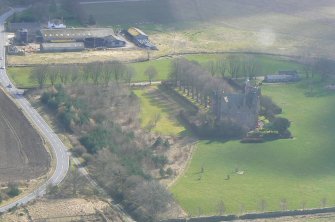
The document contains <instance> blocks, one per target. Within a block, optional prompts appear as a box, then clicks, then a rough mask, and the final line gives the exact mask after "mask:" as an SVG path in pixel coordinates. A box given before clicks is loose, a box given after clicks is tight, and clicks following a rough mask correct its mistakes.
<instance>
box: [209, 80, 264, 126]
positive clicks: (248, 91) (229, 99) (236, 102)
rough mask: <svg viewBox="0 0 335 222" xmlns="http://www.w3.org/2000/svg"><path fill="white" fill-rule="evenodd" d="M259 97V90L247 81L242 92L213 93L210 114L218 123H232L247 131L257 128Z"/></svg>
mask: <svg viewBox="0 0 335 222" xmlns="http://www.w3.org/2000/svg"><path fill="white" fill-rule="evenodd" d="M260 96H261V90H260V88H259V87H258V86H252V85H251V83H250V82H249V81H247V82H246V84H245V87H244V91H243V92H235V93H225V92H224V91H222V92H215V93H213V97H212V104H211V105H212V107H211V108H212V112H213V113H214V115H215V117H216V120H217V121H218V122H224V121H232V122H234V124H236V125H237V126H240V127H242V128H243V129H245V130H246V131H249V130H252V129H254V128H255V127H256V126H257V122H258V115H259V111H260Z"/></svg>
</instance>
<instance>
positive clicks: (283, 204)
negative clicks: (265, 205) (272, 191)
mask: <svg viewBox="0 0 335 222" xmlns="http://www.w3.org/2000/svg"><path fill="white" fill-rule="evenodd" d="M280 209H281V210H282V211H285V210H287V200H286V199H285V198H284V199H281V200H280Z"/></svg>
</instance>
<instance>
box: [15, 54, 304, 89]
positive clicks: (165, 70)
mask: <svg viewBox="0 0 335 222" xmlns="http://www.w3.org/2000/svg"><path fill="white" fill-rule="evenodd" d="M227 55H229V54H224V56H227ZM218 56H219V55H214V54H204V55H200V54H199V55H186V56H185V57H186V58H187V59H189V60H194V61H197V62H199V63H201V64H205V63H206V62H208V61H210V60H214V59H215V58H217V57H218ZM240 56H241V57H242V56H243V55H242V54H240ZM253 57H254V58H255V61H256V62H257V63H259V64H260V65H261V66H262V69H261V70H260V73H258V74H259V75H265V74H269V73H273V72H276V71H278V70H292V69H294V70H298V71H300V70H301V69H302V67H301V65H300V64H298V63H296V62H293V61H290V60H287V59H284V58H281V57H275V56H265V55H254V56H253ZM170 64H171V59H169V58H166V59H158V60H152V61H149V62H138V63H131V64H129V65H130V66H132V67H133V68H134V69H135V71H136V75H135V76H134V78H133V79H132V81H133V82H143V81H148V77H147V75H145V70H146V69H147V68H148V67H149V66H153V67H155V68H156V69H157V71H158V75H157V76H156V77H155V78H154V80H157V81H158V80H166V79H167V78H168V75H169V73H170ZM31 71H32V68H31V67H9V68H8V74H9V76H10V78H11V79H12V80H13V81H14V83H15V84H16V85H17V86H18V87H21V88H31V87H35V86H37V84H36V83H34V82H33V81H32V80H31V79H30V78H29V76H30V74H31Z"/></svg>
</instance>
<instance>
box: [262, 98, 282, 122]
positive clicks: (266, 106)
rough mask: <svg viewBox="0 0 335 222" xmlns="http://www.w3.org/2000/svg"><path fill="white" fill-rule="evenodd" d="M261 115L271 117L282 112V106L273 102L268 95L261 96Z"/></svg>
mask: <svg viewBox="0 0 335 222" xmlns="http://www.w3.org/2000/svg"><path fill="white" fill-rule="evenodd" d="M261 107H262V108H261V113H260V114H261V115H264V116H265V117H267V118H269V119H271V118H273V117H274V116H275V115H278V114H281V113H282V108H280V107H279V106H278V105H277V104H275V103H274V102H273V101H272V99H271V98H270V97H268V96H261Z"/></svg>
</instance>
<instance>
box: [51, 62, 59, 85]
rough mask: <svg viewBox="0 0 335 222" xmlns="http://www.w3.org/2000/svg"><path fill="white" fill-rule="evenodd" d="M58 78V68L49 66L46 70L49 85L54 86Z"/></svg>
mask: <svg viewBox="0 0 335 222" xmlns="http://www.w3.org/2000/svg"><path fill="white" fill-rule="evenodd" d="M58 76H59V68H58V66H51V67H49V69H48V77H49V80H50V83H51V85H52V86H53V85H55V82H56V81H57V79H58Z"/></svg>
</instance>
